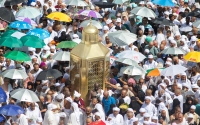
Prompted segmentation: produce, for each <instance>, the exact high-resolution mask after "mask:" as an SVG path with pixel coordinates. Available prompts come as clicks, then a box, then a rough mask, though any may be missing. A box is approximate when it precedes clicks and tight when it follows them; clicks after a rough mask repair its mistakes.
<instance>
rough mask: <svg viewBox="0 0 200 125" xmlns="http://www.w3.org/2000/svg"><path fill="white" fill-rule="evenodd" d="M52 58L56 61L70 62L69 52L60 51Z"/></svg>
mask: <svg viewBox="0 0 200 125" xmlns="http://www.w3.org/2000/svg"><path fill="white" fill-rule="evenodd" d="M52 58H53V59H54V60H57V61H70V52H66V51H60V52H57V53H56V54H54V55H53V57H52Z"/></svg>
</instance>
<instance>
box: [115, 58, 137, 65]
mask: <svg viewBox="0 0 200 125" xmlns="http://www.w3.org/2000/svg"><path fill="white" fill-rule="evenodd" d="M115 61H116V62H121V63H123V64H126V65H130V66H139V65H138V63H137V62H136V61H135V60H132V59H129V58H120V59H117V60H115Z"/></svg>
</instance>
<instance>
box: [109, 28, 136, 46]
mask: <svg viewBox="0 0 200 125" xmlns="http://www.w3.org/2000/svg"><path fill="white" fill-rule="evenodd" d="M108 37H109V39H110V41H111V42H112V43H114V44H116V45H118V46H125V45H130V44H131V43H133V42H135V41H136V40H137V35H135V34H133V33H129V32H127V31H116V32H112V33H108Z"/></svg>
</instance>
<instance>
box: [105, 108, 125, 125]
mask: <svg viewBox="0 0 200 125" xmlns="http://www.w3.org/2000/svg"><path fill="white" fill-rule="evenodd" d="M119 111H120V109H119V108H118V107H114V108H113V113H112V114H110V115H109V116H108V121H109V123H110V124H113V125H114V124H115V125H123V123H124V119H123V116H122V115H121V114H119Z"/></svg>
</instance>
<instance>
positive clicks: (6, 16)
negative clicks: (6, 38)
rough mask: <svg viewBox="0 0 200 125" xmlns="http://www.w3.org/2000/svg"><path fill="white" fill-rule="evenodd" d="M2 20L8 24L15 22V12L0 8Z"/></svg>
mask: <svg viewBox="0 0 200 125" xmlns="http://www.w3.org/2000/svg"><path fill="white" fill-rule="evenodd" d="M0 19H1V20H4V21H6V22H9V23H10V22H13V21H15V16H14V14H13V12H12V11H11V10H9V9H7V8H5V7H1V8H0Z"/></svg>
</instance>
